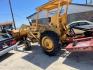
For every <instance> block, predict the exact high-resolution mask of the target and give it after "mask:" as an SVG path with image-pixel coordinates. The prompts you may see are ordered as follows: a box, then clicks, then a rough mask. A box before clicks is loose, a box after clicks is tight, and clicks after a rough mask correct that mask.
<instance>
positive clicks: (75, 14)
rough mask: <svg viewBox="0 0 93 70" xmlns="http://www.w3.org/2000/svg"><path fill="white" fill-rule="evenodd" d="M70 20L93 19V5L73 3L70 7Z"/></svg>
mask: <svg viewBox="0 0 93 70" xmlns="http://www.w3.org/2000/svg"><path fill="white" fill-rule="evenodd" d="M68 14H69V15H68V21H69V22H73V21H78V20H88V21H93V5H86V4H75V3H72V4H71V5H70V6H69V9H68Z"/></svg>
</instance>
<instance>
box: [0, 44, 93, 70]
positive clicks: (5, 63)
mask: <svg viewBox="0 0 93 70" xmlns="http://www.w3.org/2000/svg"><path fill="white" fill-rule="evenodd" d="M77 55H79V57H77ZM0 70H93V53H88V52H87V53H79V54H77V53H71V54H69V53H68V52H63V50H62V51H61V52H60V53H59V54H58V55H57V56H52V57H51V56H48V55H46V54H44V52H43V51H42V50H41V48H40V46H35V47H33V48H32V51H22V50H20V49H19V51H10V52H9V53H8V54H6V55H4V56H2V57H0Z"/></svg>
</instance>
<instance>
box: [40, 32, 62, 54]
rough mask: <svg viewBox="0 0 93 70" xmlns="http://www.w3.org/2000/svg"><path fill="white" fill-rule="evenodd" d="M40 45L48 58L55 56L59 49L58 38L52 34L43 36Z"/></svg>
mask: <svg viewBox="0 0 93 70" xmlns="http://www.w3.org/2000/svg"><path fill="white" fill-rule="evenodd" d="M40 44H41V47H42V48H43V50H44V52H45V53H46V54H47V55H49V56H54V55H56V54H57V53H58V52H59V51H60V49H61V48H60V45H59V39H58V37H57V36H56V35H52V34H43V35H42V37H41V40H40Z"/></svg>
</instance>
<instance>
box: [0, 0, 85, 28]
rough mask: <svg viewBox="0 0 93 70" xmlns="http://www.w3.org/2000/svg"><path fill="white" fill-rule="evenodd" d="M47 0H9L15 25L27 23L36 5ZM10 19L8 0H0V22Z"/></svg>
mask: <svg viewBox="0 0 93 70" xmlns="http://www.w3.org/2000/svg"><path fill="white" fill-rule="evenodd" d="M46 2H48V0H11V3H12V8H13V13H14V18H15V22H16V26H17V27H20V26H21V25H22V24H28V20H27V19H26V17H27V16H29V15H31V14H33V13H34V12H36V10H35V9H36V7H38V6H41V5H42V4H45V3H46ZM73 2H76V3H85V2H86V1H85V0H73ZM6 21H12V18H11V13H10V8H9V3H8V0H0V22H6Z"/></svg>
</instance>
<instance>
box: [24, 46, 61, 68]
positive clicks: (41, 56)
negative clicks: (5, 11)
mask: <svg viewBox="0 0 93 70" xmlns="http://www.w3.org/2000/svg"><path fill="white" fill-rule="evenodd" d="M58 58H59V55H58V56H48V55H46V54H45V53H44V52H43V51H42V49H41V48H40V46H34V47H33V49H32V53H29V54H28V55H26V56H24V57H23V59H25V60H27V61H29V62H31V63H32V64H35V65H36V66H39V67H40V68H42V69H46V68H47V67H48V66H50V65H51V64H52V63H54V62H55V61H56V60H58Z"/></svg>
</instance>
